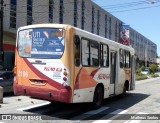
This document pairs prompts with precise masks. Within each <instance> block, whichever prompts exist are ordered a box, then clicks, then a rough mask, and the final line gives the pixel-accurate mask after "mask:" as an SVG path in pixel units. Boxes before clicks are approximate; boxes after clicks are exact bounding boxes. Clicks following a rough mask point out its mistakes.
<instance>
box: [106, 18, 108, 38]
mask: <svg viewBox="0 0 160 123" xmlns="http://www.w3.org/2000/svg"><path fill="white" fill-rule="evenodd" d="M107 25H108V24H107V15H105V38H107Z"/></svg>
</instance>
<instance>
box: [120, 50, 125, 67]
mask: <svg viewBox="0 0 160 123" xmlns="http://www.w3.org/2000/svg"><path fill="white" fill-rule="evenodd" d="M119 62H120V68H123V67H124V51H123V50H122V49H120V50H119Z"/></svg>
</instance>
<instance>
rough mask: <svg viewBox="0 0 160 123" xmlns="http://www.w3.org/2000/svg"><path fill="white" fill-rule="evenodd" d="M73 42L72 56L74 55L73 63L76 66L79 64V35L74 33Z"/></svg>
mask: <svg viewBox="0 0 160 123" xmlns="http://www.w3.org/2000/svg"><path fill="white" fill-rule="evenodd" d="M74 43H75V50H74V51H75V54H74V57H75V61H74V62H75V65H76V66H80V38H79V36H77V35H75V40H74Z"/></svg>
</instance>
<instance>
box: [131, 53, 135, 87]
mask: <svg viewBox="0 0 160 123" xmlns="http://www.w3.org/2000/svg"><path fill="white" fill-rule="evenodd" d="M135 67H136V66H135V56H134V55H132V56H131V82H130V90H134V89H135Z"/></svg>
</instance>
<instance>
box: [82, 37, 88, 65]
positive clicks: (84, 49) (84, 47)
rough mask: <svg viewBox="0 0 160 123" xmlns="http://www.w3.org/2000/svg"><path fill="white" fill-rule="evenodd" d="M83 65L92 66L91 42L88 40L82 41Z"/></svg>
mask: <svg viewBox="0 0 160 123" xmlns="http://www.w3.org/2000/svg"><path fill="white" fill-rule="evenodd" d="M82 65H85V66H88V65H90V58H89V41H88V40H86V39H82Z"/></svg>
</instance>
